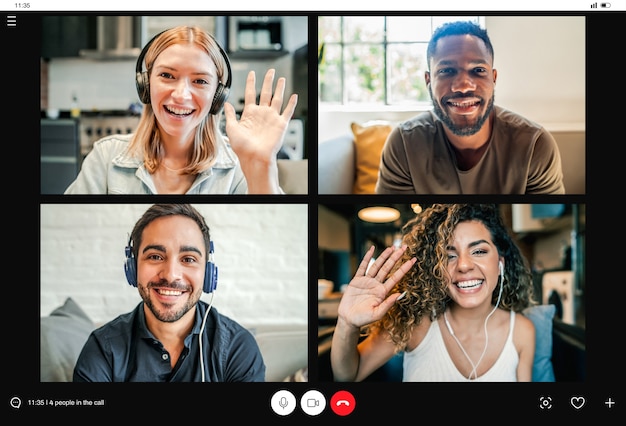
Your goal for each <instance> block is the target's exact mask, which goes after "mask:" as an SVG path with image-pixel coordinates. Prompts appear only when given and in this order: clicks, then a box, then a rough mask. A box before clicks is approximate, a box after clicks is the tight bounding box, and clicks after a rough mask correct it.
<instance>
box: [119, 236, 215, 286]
mask: <svg viewBox="0 0 626 426" xmlns="http://www.w3.org/2000/svg"><path fill="white" fill-rule="evenodd" d="M125 253H126V261H125V262H124V272H125V273H126V280H127V281H128V284H130V285H132V286H133V287H137V259H135V255H134V254H133V247H132V245H131V240H128V245H127V246H126V249H125ZM216 288H217V266H215V264H214V263H213V241H211V242H210V244H209V255H208V261H207V263H206V271H205V272H204V284H203V285H202V291H204V292H205V293H212V292H213V291H215V289H216Z"/></svg>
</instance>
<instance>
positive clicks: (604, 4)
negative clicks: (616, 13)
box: [600, 3, 611, 9]
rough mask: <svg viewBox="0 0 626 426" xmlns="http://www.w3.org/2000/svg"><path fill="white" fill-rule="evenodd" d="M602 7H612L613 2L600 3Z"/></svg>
mask: <svg viewBox="0 0 626 426" xmlns="http://www.w3.org/2000/svg"><path fill="white" fill-rule="evenodd" d="M600 7H604V8H607V9H608V8H609V7H611V3H600Z"/></svg>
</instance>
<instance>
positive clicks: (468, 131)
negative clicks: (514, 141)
mask: <svg viewBox="0 0 626 426" xmlns="http://www.w3.org/2000/svg"><path fill="white" fill-rule="evenodd" d="M428 92H429V93H430V99H431V100H432V101H433V109H434V112H435V114H436V115H437V117H439V119H440V120H441V121H442V122H443V124H445V125H446V127H447V128H448V129H450V131H452V133H454V134H455V135H457V136H471V135H474V134H476V133H478V131H479V130H480V129H481V128H482V127H483V124H485V121H487V118H489V114H491V111H492V110H493V101H494V98H495V94H492V95H491V99H489V104H488V105H487V109H486V110H485V113H484V114H483V115H482V116H480V117H478V120H476V122H475V123H474V124H473V125H472V124H466V125H462V126H460V125H457V124H455V123H454V121H452V119H451V118H450V116H449V115H448V114H446V113H445V112H444V110H443V109H442V108H441V106H439V102H437V101H435V98H434V97H433V92H432V90H431V88H430V86H428Z"/></svg>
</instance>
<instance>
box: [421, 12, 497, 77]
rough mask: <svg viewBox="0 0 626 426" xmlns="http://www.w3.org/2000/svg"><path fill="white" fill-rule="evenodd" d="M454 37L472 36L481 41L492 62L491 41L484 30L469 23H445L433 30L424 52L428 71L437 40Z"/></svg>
mask: <svg viewBox="0 0 626 426" xmlns="http://www.w3.org/2000/svg"><path fill="white" fill-rule="evenodd" d="M455 35H472V36H474V37H478V38H479V39H481V40H482V41H483V42H484V43H485V46H486V47H487V50H488V51H489V54H490V55H491V60H492V61H493V58H494V55H493V46H492V45H491V40H490V39H489V35H488V34H487V30H486V29H484V28H482V27H481V26H480V25H478V24H475V23H473V22H471V21H455V22H447V23H445V24H443V25H441V26H440V27H439V28H437V29H436V30H435V32H434V33H433V36H432V37H431V39H430V41H429V42H428V49H427V50H426V61H427V62H428V69H429V70H430V60H431V59H432V57H433V56H434V55H435V50H436V46H437V42H438V41H439V39H441V38H443V37H446V36H455Z"/></svg>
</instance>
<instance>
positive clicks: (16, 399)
mask: <svg viewBox="0 0 626 426" xmlns="http://www.w3.org/2000/svg"><path fill="white" fill-rule="evenodd" d="M10 404H11V407H13V408H15V409H17V408H20V407H21V406H22V400H21V399H20V398H19V397H17V396H14V397H13V398H11V402H10Z"/></svg>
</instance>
